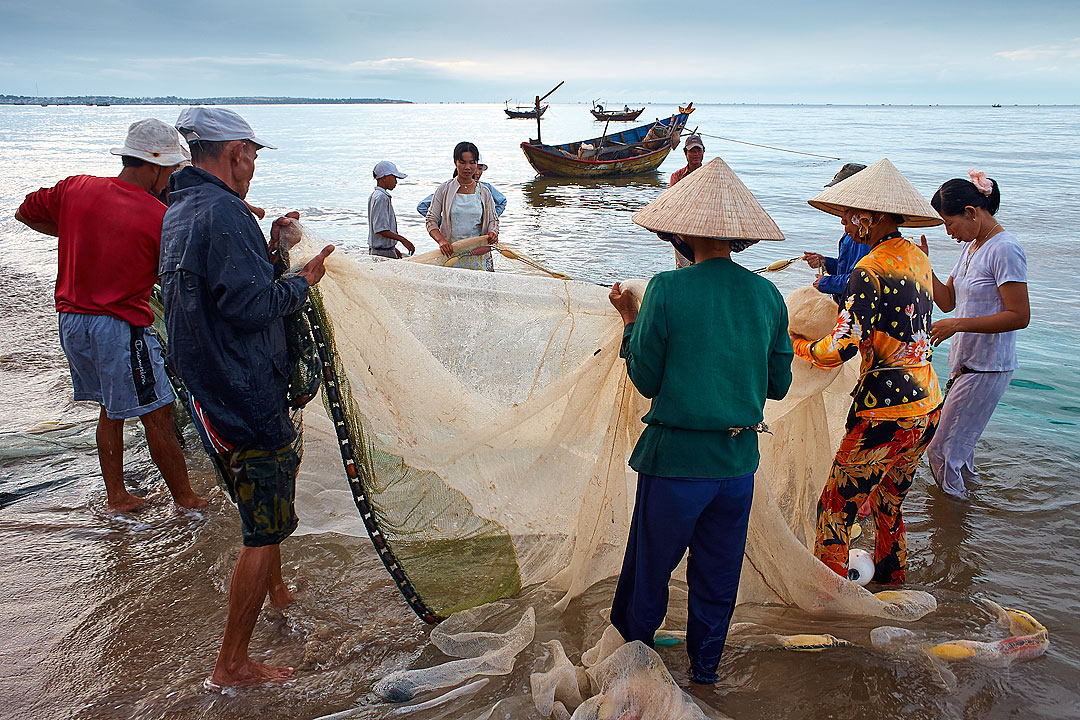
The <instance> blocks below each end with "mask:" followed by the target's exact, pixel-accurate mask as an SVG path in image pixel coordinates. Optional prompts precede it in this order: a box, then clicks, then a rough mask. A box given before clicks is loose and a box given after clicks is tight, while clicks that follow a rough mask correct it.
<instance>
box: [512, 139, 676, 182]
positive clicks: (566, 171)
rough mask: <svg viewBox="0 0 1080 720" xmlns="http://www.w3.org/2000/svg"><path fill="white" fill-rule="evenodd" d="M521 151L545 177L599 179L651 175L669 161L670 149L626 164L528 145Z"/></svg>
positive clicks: (631, 159)
mask: <svg viewBox="0 0 1080 720" xmlns="http://www.w3.org/2000/svg"><path fill="white" fill-rule="evenodd" d="M521 150H522V152H524V153H525V157H526V158H527V159H528V161H529V164H530V165H532V166H533V168H534V169H535V170H536V172H537V173H538V174H540V175H543V176H545V177H552V176H554V177H573V178H596V177H611V176H614V175H637V174H640V173H647V172H652V171H654V170H656V168H658V167H660V165H661V164H662V163H663V162H664V160H665V159H667V156H668V153H670V152H671V146H670V145H665V146H664V147H662V148H661V149H659V150H656V151H653V152H651V153H647V154H645V155H638V156H637V157H632V158H626V159H623V160H578V159H577V158H569V157H566V156H565V155H562V154H561V153H558V152H554V151H552V150H549V149H546V148H544V147H540V146H537V145H530V144H529V143H527V142H523V143H521Z"/></svg>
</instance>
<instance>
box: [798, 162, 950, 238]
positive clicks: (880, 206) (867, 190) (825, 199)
mask: <svg viewBox="0 0 1080 720" xmlns="http://www.w3.org/2000/svg"><path fill="white" fill-rule="evenodd" d="M807 202H808V203H810V204H811V205H813V206H814V207H816V208H817V209H818V210H824V211H825V212H827V213H829V214H831V215H843V214H844V209H845V208H855V209H857V210H875V211H877V212H887V213H893V214H894V215H903V216H904V222H902V223H900V225H903V226H906V227H930V226H931V225H940V224H941V223H942V220H941V216H940V215H938V214H937V212H936V211H935V210H934V208H933V207H932V206H931V205H930V203H928V202H926V198H924V197H923V196H922V195H920V194H919V191H918V190H916V189H915V186H914V185H912V184H911V183H910V182H908V179H907V178H906V177H904V176H903V175H902V174H901V173H900V171H899V170H897V169H896V167H895V166H894V165H893V164H892V163H891V162H889V160H888V159H887V158H883V159H881V160H878V161H877V162H876V163H874V164H873V165H871V166H870V167H868V168H866V169H865V170H860V171H859V172H857V173H855V174H854V175H852V176H851V177H849V178H847V179H846V180H841V181H840V182H838V183H836V184H835V185H833V186H832V187H828V188H825V189H824V190H823V191H821V192H820V193H818V194H817V196H816V197H815V198H814V199H813V200H807Z"/></svg>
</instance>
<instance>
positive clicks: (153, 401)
mask: <svg viewBox="0 0 1080 720" xmlns="http://www.w3.org/2000/svg"><path fill="white" fill-rule="evenodd" d="M60 347H62V348H63V349H64V355H66V356H67V361H68V367H70V368H71V384H72V385H73V386H74V387H75V399H76V400H91V401H93V402H96V403H98V404H99V405H103V406H104V407H105V414H106V415H108V416H109V417H110V418H112V419H114V420H122V419H124V418H130V417H139V416H141V415H145V414H146V413H148V412H151V411H153V410H157V409H158V408H160V407H165V406H166V405H168V404H169V403H171V402H172V401H173V399H174V398H175V396H174V395H173V391H172V387H171V386H170V385H169V378H168V377H167V376H166V375H165V360H164V358H163V357H162V354H161V345H160V344H159V343H158V340H157V337H156V336H155V335H154V333H153V332H152V331H151V330H150V328H144V327H135V326H134V325H131V324H129V323H126V322H124V321H123V320H118V319H117V318H114V317H112V316H111V315H84V314H80V313H60Z"/></svg>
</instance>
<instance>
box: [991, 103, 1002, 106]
mask: <svg viewBox="0 0 1080 720" xmlns="http://www.w3.org/2000/svg"><path fill="white" fill-rule="evenodd" d="M990 107H1001V105H999V104H998V103H994V104H993V105H991V106H990Z"/></svg>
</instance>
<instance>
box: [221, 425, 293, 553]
mask: <svg viewBox="0 0 1080 720" xmlns="http://www.w3.org/2000/svg"><path fill="white" fill-rule="evenodd" d="M214 462H215V463H216V464H217V466H218V470H220V471H221V477H222V478H223V479H224V481H225V490H226V491H227V492H228V493H229V498H230V499H231V500H232V501H233V502H234V503H236V509H237V510H238V511H239V512H240V525H241V531H242V533H243V536H244V545H246V546H247V547H263V546H265V545H277V544H278V543H280V542H281V541H282V540H284V539H285V538H287V537H289V535H292V533H293V531H294V530H296V526H297V524H298V523H299V520H298V519H297V517H296V508H295V506H294V504H293V501H294V500H295V498H296V472H297V470H298V469H299V468H300V459H299V458H298V457H297V456H296V453H295V452H294V451H293V448H292V445H288V446H286V447H283V448H281V449H280V450H234V451H231V452H224V453H218V454H217V455H215V456H214Z"/></svg>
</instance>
